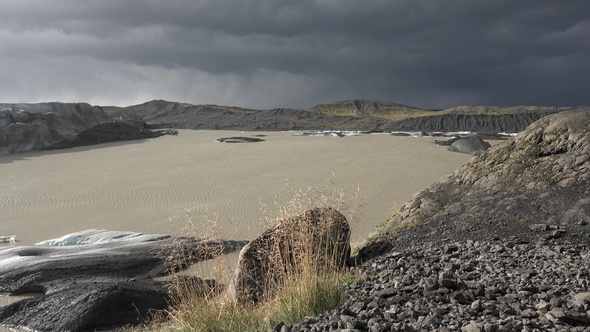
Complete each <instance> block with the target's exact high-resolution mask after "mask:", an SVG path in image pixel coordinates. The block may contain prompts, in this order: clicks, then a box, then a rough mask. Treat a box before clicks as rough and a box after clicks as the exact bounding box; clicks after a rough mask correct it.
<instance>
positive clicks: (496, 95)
mask: <svg viewBox="0 0 590 332" xmlns="http://www.w3.org/2000/svg"><path fill="white" fill-rule="evenodd" d="M1 8H2V20H0V66H1V68H2V73H1V74H0V101H2V102H35V101H48V100H60V101H87V102H90V103H93V104H102V105H108V104H116V105H129V104H136V103H141V102H144V101H147V100H151V99H168V100H174V101H183V102H190V103H196V104H201V103H216V104H229V105H239V106H246V107H256V108H272V107H298V108H305V107H309V106H311V105H313V104H315V103H320V102H329V101H333V100H340V99H353V98H367V99H381V100H389V101H394V102H400V103H405V104H411V105H416V106H422V107H431V108H443V107H448V106H456V105H465V104H494V105H517V104H537V105H560V106H566V105H588V104H590V94H589V93H588V86H590V61H589V60H588V59H590V3H588V1H586V0H568V1H555V0H552V1H549V0H519V1H513V0H495V1H473V0H447V1H436V0H428V1H426V0H397V1H393V0H365V1H353V0H299V1H262V0H210V1H195V0H171V1H170V0H169V1H148V0H126V1H117V0H100V1H99V0H93V1H84V2H81V1H77V0H54V1H45V0H28V1H22V0H4V1H3V2H2V5H1Z"/></svg>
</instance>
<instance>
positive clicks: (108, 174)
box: [0, 130, 470, 245]
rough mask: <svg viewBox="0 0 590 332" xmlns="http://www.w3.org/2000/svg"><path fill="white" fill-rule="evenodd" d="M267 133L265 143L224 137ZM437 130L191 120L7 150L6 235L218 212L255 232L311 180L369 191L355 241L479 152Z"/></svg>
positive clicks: (225, 227)
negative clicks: (323, 133) (199, 125)
mask: <svg viewBox="0 0 590 332" xmlns="http://www.w3.org/2000/svg"><path fill="white" fill-rule="evenodd" d="M249 135H266V136H265V137H262V138H263V139H265V140H266V141H264V142H260V143H244V144H230V143H217V142H215V139H216V138H220V137H226V136H249ZM431 141H432V138H412V137H396V136H390V135H363V136H352V137H297V136H293V135H292V133H289V132H264V133H263V132H256V133H241V132H228V131H190V130H183V131H180V134H179V135H178V136H166V137H161V138H157V139H152V140H143V141H132V142H122V143H110V144H102V145H97V146H90V147H81V148H74V149H68V150H58V151H45V152H32V153H24V154H16V155H11V156H0V235H13V234H14V235H16V236H17V240H18V241H19V242H17V245H30V244H34V243H36V242H39V241H42V240H45V239H49V238H56V237H60V236H62V235H64V234H67V233H71V232H75V231H80V230H84V229H89V228H98V229H107V230H123V231H137V232H144V233H167V234H172V235H182V234H183V232H184V230H185V229H186V226H187V224H189V223H193V224H194V225H196V228H197V229H198V230H199V232H200V233H202V234H206V233H207V228H208V227H209V226H208V225H204V224H203V223H202V221H203V220H204V218H205V217H207V216H213V215H214V214H216V215H217V219H218V221H219V222H218V224H219V226H220V231H219V232H220V236H221V237H224V238H231V239H250V238H253V237H255V236H256V235H257V234H259V233H260V232H262V231H263V230H264V228H265V226H266V222H265V221H264V218H263V215H264V213H263V211H265V210H268V209H270V208H262V206H263V205H267V206H269V207H273V206H276V204H279V205H281V204H288V202H289V201H290V200H291V199H292V198H293V195H294V192H295V191H297V190H299V189H301V190H303V191H307V189H308V188H309V187H313V186H315V187H318V188H323V189H321V190H326V191H330V190H332V189H333V188H336V190H344V192H345V193H346V194H347V196H348V197H349V198H352V197H353V196H354V193H355V192H356V191H357V189H358V190H359V193H360V195H359V197H360V202H361V204H362V206H361V210H360V212H361V213H360V214H359V215H358V216H359V218H358V221H357V222H356V223H354V224H353V226H352V227H353V240H355V241H358V240H360V239H362V238H363V237H364V236H365V235H366V234H367V233H369V232H370V231H372V230H373V229H374V228H375V226H377V225H378V224H379V223H380V222H381V220H383V219H385V218H387V217H388V216H390V215H391V214H392V213H393V212H395V210H396V209H397V208H398V207H400V206H401V205H402V204H403V203H405V202H407V201H408V200H409V199H410V198H411V197H412V196H413V194H415V193H416V192H418V191H420V190H422V189H423V188H425V187H426V186H427V185H429V184H431V183H433V182H435V181H437V180H438V179H439V178H441V177H442V176H444V175H446V174H448V173H450V172H452V171H453V170H454V169H456V168H458V167H459V166H461V165H462V164H464V163H465V162H467V161H468V160H469V159H470V156H467V155H462V154H457V153H452V152H449V151H447V150H446V149H445V148H444V147H440V146H436V145H434V144H431V143H430V142H431Z"/></svg>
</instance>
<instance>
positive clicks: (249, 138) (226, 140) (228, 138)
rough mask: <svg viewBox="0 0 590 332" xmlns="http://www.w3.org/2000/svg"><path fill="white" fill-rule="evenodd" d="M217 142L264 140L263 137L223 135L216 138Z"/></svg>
mask: <svg viewBox="0 0 590 332" xmlns="http://www.w3.org/2000/svg"><path fill="white" fill-rule="evenodd" d="M215 141H216V142H220V143H256V142H264V140H263V139H262V138H257V137H240V136H237V137H221V138H218V139H216V140H215Z"/></svg>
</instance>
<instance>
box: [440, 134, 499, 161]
mask: <svg viewBox="0 0 590 332" xmlns="http://www.w3.org/2000/svg"><path fill="white" fill-rule="evenodd" d="M489 148H490V143H488V142H485V141H484V140H483V139H481V137H479V135H469V136H467V137H462V138H459V139H457V140H455V141H454V142H452V143H451V145H450V146H449V147H448V149H449V150H450V151H453V152H459V153H465V154H470V155H473V156H479V155H480V154H482V153H483V152H484V151H485V150H487V149H489Z"/></svg>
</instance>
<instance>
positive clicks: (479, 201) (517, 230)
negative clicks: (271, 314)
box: [276, 111, 590, 332]
mask: <svg viewBox="0 0 590 332" xmlns="http://www.w3.org/2000/svg"><path fill="white" fill-rule="evenodd" d="M589 223H590V112H588V111H568V112H563V113H559V114H555V115H551V116H548V117H546V118H543V119H541V120H539V121H537V122H535V123H534V124H533V125H531V126H530V127H528V128H527V129H526V130H525V131H524V132H522V133H520V134H519V135H518V136H517V137H515V138H513V139H510V140H508V141H506V142H503V143H501V144H498V145H496V146H494V147H492V148H491V149H489V150H488V151H486V152H485V153H483V154H482V155H481V156H479V157H477V158H474V159H473V160H472V161H471V162H470V163H468V164H467V165H465V166H464V167H462V168H461V169H459V170H457V171H456V172H455V173H454V174H452V175H449V176H447V177H445V178H443V179H442V180H440V181H439V182H438V183H435V184H433V185H431V186H430V187H428V188H427V189H425V190H424V191H422V192H421V193H419V194H418V195H416V196H415V198H414V199H413V200H412V201H410V202H409V203H407V204H406V205H405V206H403V207H402V208H401V210H400V212H399V213H398V214H396V215H394V216H393V217H392V218H391V219H390V220H389V221H388V222H386V223H385V225H384V226H383V227H382V228H381V229H380V230H379V231H378V232H376V233H375V234H373V235H372V237H371V239H370V240H369V241H367V243H365V244H364V245H363V246H361V248H360V250H359V254H358V261H359V262H361V261H364V263H363V264H362V265H360V267H359V269H360V271H361V272H362V277H361V280H359V281H357V282H354V283H352V284H350V285H348V286H346V292H347V293H348V294H349V300H348V301H347V302H346V303H345V304H344V306H342V307H340V308H338V309H335V310H333V311H331V312H329V313H326V314H324V315H323V316H321V317H310V318H307V319H305V320H304V321H303V322H301V323H299V324H297V325H295V326H293V327H290V326H278V327H277V328H276V330H282V331H332V330H339V329H340V330H342V331H344V330H346V331H465V332H470V331H486V332H487V331H589V330H590V254H589V252H588V249H589V248H590V228H589V227H590V226H589V225H588V224H589Z"/></svg>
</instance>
